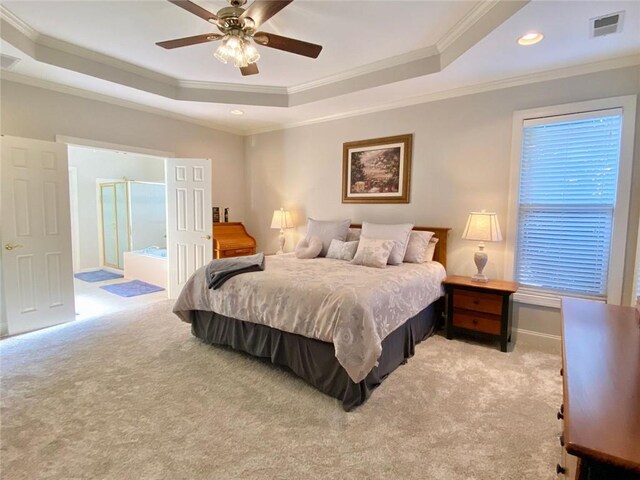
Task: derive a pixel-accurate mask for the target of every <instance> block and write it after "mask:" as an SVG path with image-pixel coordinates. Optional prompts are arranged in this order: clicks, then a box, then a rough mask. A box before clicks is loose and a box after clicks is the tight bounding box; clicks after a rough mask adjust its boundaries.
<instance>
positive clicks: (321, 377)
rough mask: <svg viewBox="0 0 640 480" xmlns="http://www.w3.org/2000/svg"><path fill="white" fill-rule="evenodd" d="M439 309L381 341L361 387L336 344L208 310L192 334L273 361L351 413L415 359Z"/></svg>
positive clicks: (201, 313) (423, 313) (430, 309)
mask: <svg viewBox="0 0 640 480" xmlns="http://www.w3.org/2000/svg"><path fill="white" fill-rule="evenodd" d="M441 311H442V310H441V305H440V301H436V302H434V303H432V304H431V305H429V306H428V307H427V308H425V309H424V310H422V311H421V312H420V313H418V315H416V316H415V317H412V318H410V319H409V320H407V321H406V322H405V323H404V324H403V325H402V326H400V327H398V328H397V329H396V330H395V331H393V332H392V333H391V334H390V335H388V336H387V338H385V339H384V340H383V341H382V354H381V356H380V358H379V360H378V365H377V366H376V367H374V368H373V370H371V372H369V374H368V375H367V377H366V378H365V379H364V380H362V381H361V382H359V383H355V382H354V381H353V380H351V378H349V375H348V374H347V372H346V371H345V370H344V368H343V367H342V365H340V363H338V360H337V359H336V357H335V350H334V347H333V344H332V343H327V342H321V341H320V340H314V339H312V338H307V337H303V336H301V335H296V334H294V333H288V332H283V331H281V330H278V329H275V328H271V327H268V326H266V325H259V324H255V323H251V322H244V321H242V320H237V319H234V318H230V317H225V316H224V315H220V314H217V313H215V312H204V311H195V312H193V316H192V323H191V333H193V335H195V336H196V337H198V338H199V339H201V340H202V341H204V342H205V343H207V344H210V345H224V346H228V347H231V348H233V349H235V350H239V351H242V352H246V353H249V354H251V355H253V356H255V357H262V358H269V359H271V362H272V363H273V364H275V365H280V366H282V367H286V368H288V369H289V370H291V371H293V373H295V374H296V375H298V376H299V377H301V378H303V379H304V380H305V381H306V382H308V383H309V384H311V385H313V386H314V387H315V388H317V389H318V390H320V391H321V392H323V393H326V394H327V395H330V396H332V397H334V398H337V399H338V400H341V401H342V406H343V408H344V409H345V411H349V410H352V409H353V408H355V407H357V406H358V405H362V404H363V403H364V402H365V401H366V400H367V398H369V396H370V395H371V392H372V391H373V390H374V389H375V388H376V387H377V386H378V385H380V384H381V383H382V381H383V380H384V379H385V378H386V377H387V376H388V375H389V374H390V373H391V372H393V371H394V370H395V369H396V368H398V367H399V366H400V365H401V364H403V363H405V362H406V361H407V359H408V358H410V357H412V356H413V355H414V353H415V346H416V345H417V344H418V343H420V342H421V341H422V340H424V339H426V338H427V337H429V336H431V335H432V334H433V332H434V331H435V329H436V326H437V323H438V319H439V318H440V312H441Z"/></svg>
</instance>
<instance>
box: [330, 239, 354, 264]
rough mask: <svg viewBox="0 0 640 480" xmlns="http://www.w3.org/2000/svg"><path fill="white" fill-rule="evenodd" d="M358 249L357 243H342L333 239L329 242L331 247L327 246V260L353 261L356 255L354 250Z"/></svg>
mask: <svg viewBox="0 0 640 480" xmlns="http://www.w3.org/2000/svg"><path fill="white" fill-rule="evenodd" d="M357 249H358V242H357V241H355V242H343V241H341V240H336V239H335V238H334V239H333V240H331V245H329V250H328V251H327V258H335V259H336V260H347V261H350V260H353V257H354V255H355V254H356V250H357Z"/></svg>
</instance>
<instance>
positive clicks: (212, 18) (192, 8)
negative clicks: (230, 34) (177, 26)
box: [169, 0, 218, 23]
mask: <svg viewBox="0 0 640 480" xmlns="http://www.w3.org/2000/svg"><path fill="white" fill-rule="evenodd" d="M169 1H170V2H171V3H173V4H174V5H177V6H179V7H180V8H184V9H185V10H186V11H187V12H190V13H193V14H194V15H197V16H198V17H200V18H203V19H204V20H206V21H207V22H211V23H216V22H217V21H218V17H217V16H216V15H214V14H213V13H211V12H210V11H208V10H206V9H204V8H202V7H201V6H200V5H196V4H195V3H193V2H190V1H189V0H169Z"/></svg>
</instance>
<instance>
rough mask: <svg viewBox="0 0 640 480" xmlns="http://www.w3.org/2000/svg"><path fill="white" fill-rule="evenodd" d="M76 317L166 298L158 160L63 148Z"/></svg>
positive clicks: (161, 183) (163, 197)
mask: <svg viewBox="0 0 640 480" xmlns="http://www.w3.org/2000/svg"><path fill="white" fill-rule="evenodd" d="M68 158H69V197H70V209H71V233H72V235H71V237H72V248H73V270H74V291H75V299H76V300H75V302H76V315H77V318H78V319H83V318H91V317H95V316H98V315H103V314H105V313H109V312H115V311H120V310H123V309H126V308H129V307H131V306H132V305H140V304H146V303H152V302H157V301H159V300H163V299H166V298H167V297H168V295H167V281H168V259H167V243H166V241H167V216H166V182H165V158H164V157H156V156H152V155H143V154H137V153H129V152H122V151H116V150H109V149H102V148H91V147H85V146H74V145H69V149H68Z"/></svg>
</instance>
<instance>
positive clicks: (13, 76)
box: [0, 71, 246, 135]
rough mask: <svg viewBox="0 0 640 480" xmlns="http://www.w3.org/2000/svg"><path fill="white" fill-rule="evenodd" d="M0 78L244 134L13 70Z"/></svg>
mask: <svg viewBox="0 0 640 480" xmlns="http://www.w3.org/2000/svg"><path fill="white" fill-rule="evenodd" d="M0 79H2V80H3V81H7V82H14V83H20V84H22V85H29V86H31V87H36V88H44V89H46V90H53V91H54V92H59V93H65V94H68V95H73V96H76V97H82V98H86V99H89V100H96V101H98V102H102V103H108V104H110V105H115V106H117V107H123V108H129V109H132V110H137V111H139V112H145V113H151V114H154V115H159V116H162V117H167V118H171V119H173V120H179V121H181V122H186V123H191V124H193V125H198V126H201V127H206V128H211V129H214V130H219V131H221V132H225V133H232V134H234V135H244V134H245V133H246V130H242V129H237V128H232V127H230V126H229V125H224V124H221V123H218V122H215V121H210V120H202V119H198V118H195V117H190V116H188V115H182V114H180V113H175V112H171V111H168V110H163V109H161V108H157V107H150V106H147V105H143V104H141V103H137V102H132V101H130V100H123V99H121V98H116V97H112V96H109V95H103V94H102V93H96V92H92V91H89V90H84V89H82V88H77V87H71V86H69V85H63V84H61V83H56V82H51V81H49V80H42V79H39V78H34V77H29V76H27V75H21V74H19V73H15V72H7V71H3V72H2V73H1V74H0Z"/></svg>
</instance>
